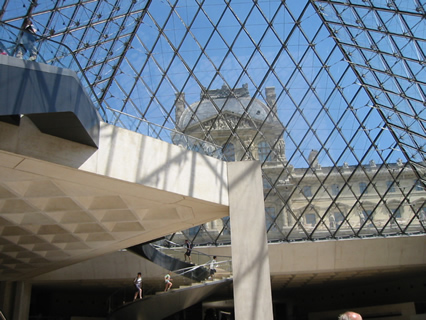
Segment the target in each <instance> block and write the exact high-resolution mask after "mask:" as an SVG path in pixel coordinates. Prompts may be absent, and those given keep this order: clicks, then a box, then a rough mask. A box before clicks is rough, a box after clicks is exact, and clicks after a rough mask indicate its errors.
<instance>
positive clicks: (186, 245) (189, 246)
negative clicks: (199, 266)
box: [183, 240, 193, 262]
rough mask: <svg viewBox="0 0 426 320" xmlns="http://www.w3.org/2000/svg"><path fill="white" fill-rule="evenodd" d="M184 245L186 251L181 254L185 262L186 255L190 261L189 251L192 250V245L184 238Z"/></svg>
mask: <svg viewBox="0 0 426 320" xmlns="http://www.w3.org/2000/svg"><path fill="white" fill-rule="evenodd" d="M185 247H186V252H185V254H184V255H183V256H184V258H185V262H186V257H188V259H189V262H192V260H191V251H192V247H193V245H192V243H190V242H189V241H188V240H185Z"/></svg>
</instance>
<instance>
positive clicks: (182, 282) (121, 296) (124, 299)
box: [108, 260, 232, 313]
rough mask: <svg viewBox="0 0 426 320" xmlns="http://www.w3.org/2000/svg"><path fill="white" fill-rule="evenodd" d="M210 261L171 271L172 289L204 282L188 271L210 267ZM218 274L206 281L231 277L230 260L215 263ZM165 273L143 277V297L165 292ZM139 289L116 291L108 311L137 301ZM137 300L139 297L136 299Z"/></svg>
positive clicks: (125, 288)
mask: <svg viewBox="0 0 426 320" xmlns="http://www.w3.org/2000/svg"><path fill="white" fill-rule="evenodd" d="M209 266H210V261H209V262H207V263H205V264H202V265H194V266H191V267H187V268H182V269H178V270H174V271H170V273H169V274H170V276H171V279H172V283H173V286H172V288H171V290H176V289H182V287H189V286H192V285H194V284H202V283H205V281H201V282H197V281H195V280H193V279H191V278H189V277H187V276H186V273H191V272H193V271H194V270H195V269H198V268H209ZM215 268H216V271H217V272H216V274H215V276H214V279H208V278H207V279H206V281H214V280H220V279H223V278H229V277H231V276H232V273H231V272H227V271H226V270H232V266H231V261H230V260H222V261H217V262H216V263H215ZM164 276H165V274H157V275H154V276H150V277H143V281H142V297H143V299H145V298H147V297H149V296H153V295H156V294H159V293H165V294H167V292H164V290H165V281H164ZM136 293H137V289H136V287H135V286H134V285H128V286H125V287H123V288H120V289H118V290H117V291H115V292H114V293H113V294H112V295H111V296H110V297H109V299H108V312H109V313H111V312H113V311H115V310H116V309H118V308H120V307H123V306H125V305H127V304H129V303H132V302H133V301H135V294H136ZM136 300H137V299H136Z"/></svg>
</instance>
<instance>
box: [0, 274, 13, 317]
mask: <svg viewBox="0 0 426 320" xmlns="http://www.w3.org/2000/svg"><path fill="white" fill-rule="evenodd" d="M14 295H15V286H14V283H13V282H12V281H3V282H0V311H1V312H2V313H3V315H4V316H5V317H6V319H12V313H13V297H14Z"/></svg>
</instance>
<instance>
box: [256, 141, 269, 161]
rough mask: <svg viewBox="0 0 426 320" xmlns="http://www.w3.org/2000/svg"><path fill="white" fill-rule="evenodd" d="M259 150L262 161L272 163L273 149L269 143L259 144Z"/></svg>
mask: <svg viewBox="0 0 426 320" xmlns="http://www.w3.org/2000/svg"><path fill="white" fill-rule="evenodd" d="M257 150H258V153H259V160H260V161H265V160H266V161H271V153H270V151H271V148H270V146H269V144H268V143H266V142H265V141H261V142H259V144H258V145H257Z"/></svg>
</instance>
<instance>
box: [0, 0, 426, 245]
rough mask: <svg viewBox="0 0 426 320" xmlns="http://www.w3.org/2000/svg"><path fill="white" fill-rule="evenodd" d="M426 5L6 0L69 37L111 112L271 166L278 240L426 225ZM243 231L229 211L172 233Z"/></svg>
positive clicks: (269, 186)
mask: <svg viewBox="0 0 426 320" xmlns="http://www.w3.org/2000/svg"><path fill="white" fill-rule="evenodd" d="M425 10H426V8H425V2H424V1H420V0H410V1H408V0H374V1H373V0H340V1H338V0H335V1H321V0H300V1H279V0H275V1H274V0H265V1H262V0H259V1H256V0H252V1H249V0H233V1H228V0H221V1H219V0H209V1H205V0H191V1H190V0H178V1H174V0H164V1H143V0H133V1H130V0H128V1H122V0H100V1H93V0H86V1H84V0H79V1H77V0H56V1H53V0H38V1H31V0H16V1H7V0H6V1H4V2H3V4H2V7H1V11H0V20H1V22H2V23H6V24H8V25H12V26H16V27H21V25H22V21H23V19H24V18H25V17H31V19H32V20H33V22H34V24H35V26H36V28H37V29H38V34H39V35H40V36H42V37H43V39H48V40H54V41H57V42H60V43H62V44H65V45H66V46H68V47H69V48H70V49H71V51H72V52H73V53H74V55H75V57H76V58H77V59H78V62H79V64H80V66H81V69H82V70H81V72H82V73H83V74H84V75H85V77H86V78H87V79H88V81H89V84H90V87H91V90H93V92H94V93H95V97H96V100H97V101H98V102H99V104H100V108H102V110H103V112H102V115H103V118H104V121H106V122H108V123H110V124H113V125H116V126H120V127H123V128H126V129H129V130H133V131H136V132H140V133H142V134H146V135H150V136H153V137H155V138H158V139H162V140H164V141H167V142H170V143H176V144H184V145H185V146H186V147H188V148H191V149H192V150H195V151H199V152H203V153H207V154H209V155H213V156H216V157H221V158H224V159H225V160H227V161H243V160H250V159H257V160H260V161H261V162H262V172H263V179H264V190H265V191H264V195H265V215H266V228H267V231H268V237H269V240H270V241H296V240H319V239H336V238H341V237H375V236H390V235H411V234H419V233H425V231H426V229H425V228H426V204H425V201H426V193H425V172H426V162H425V148H426V139H425V133H426V130H425V125H426V120H425V119H426V111H425V105H426V91H425V89H426V87H425V86H426V82H425V79H426V70H425V65H426V59H425V54H426V40H425V39H426V23H425V17H426V11H425ZM42 42H43V40H41V41H40V44H39V45H40V46H41V45H42ZM50 54H51V55H56V56H57V59H59V60H60V59H63V57H61V56H60V55H61V54H63V53H61V52H59V51H57V52H56V51H52V52H50ZM241 90H242V91H241ZM206 103H208V107H207V108H209V111H208V114H207V111H206V110H207V109H206V107H205V104H206ZM256 112H261V115H262V117H260V116H257V115H256V114H257V113H256ZM182 114H184V115H185V116H186V117H187V119H189V120H187V121H179V120H181V119H182V118H181V116H182ZM194 124H195V125H194ZM206 183H208V181H206ZM229 234H230V225H229V219H227V218H224V219H222V220H220V221H215V222H211V223H209V224H206V225H203V226H199V227H194V228H192V229H189V230H185V231H183V232H182V233H179V234H175V235H171V236H170V237H169V238H170V239H180V238H179V237H184V238H189V239H191V240H193V241H194V242H198V243H215V244H218V243H227V242H229ZM179 241H181V240H179Z"/></svg>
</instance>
